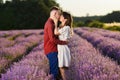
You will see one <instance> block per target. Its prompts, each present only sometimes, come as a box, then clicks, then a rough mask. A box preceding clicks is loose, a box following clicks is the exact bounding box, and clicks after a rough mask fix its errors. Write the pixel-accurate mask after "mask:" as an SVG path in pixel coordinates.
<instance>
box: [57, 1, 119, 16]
mask: <svg viewBox="0 0 120 80" xmlns="http://www.w3.org/2000/svg"><path fill="white" fill-rule="evenodd" d="M56 1H57V3H59V5H60V7H62V9H63V10H64V11H68V12H70V13H71V14H72V15H73V16H77V17H82V16H95V15H97V16H99V15H106V14H108V13H111V12H113V11H120V0H56Z"/></svg>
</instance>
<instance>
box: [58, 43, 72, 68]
mask: <svg viewBox="0 0 120 80" xmlns="http://www.w3.org/2000/svg"><path fill="white" fill-rule="evenodd" d="M57 47H58V66H59V67H69V66H70V63H71V55H70V50H69V48H68V46H67V45H58V46H57Z"/></svg>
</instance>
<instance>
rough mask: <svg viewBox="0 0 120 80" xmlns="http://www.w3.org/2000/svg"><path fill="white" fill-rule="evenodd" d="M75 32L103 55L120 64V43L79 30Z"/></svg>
mask: <svg viewBox="0 0 120 80" xmlns="http://www.w3.org/2000/svg"><path fill="white" fill-rule="evenodd" d="M75 32H76V33H77V34H79V36H81V37H83V38H85V39H87V40H88V41H89V42H90V43H92V44H93V46H95V47H96V48H97V49H99V50H100V51H101V52H102V54H103V55H107V56H109V57H111V58H113V59H114V60H117V62H118V63H120V41H118V40H116V39H112V38H108V37H104V36H101V35H99V34H95V33H91V32H89V31H84V30H81V29H77V30H75Z"/></svg>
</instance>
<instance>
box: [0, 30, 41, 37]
mask: <svg viewBox="0 0 120 80" xmlns="http://www.w3.org/2000/svg"><path fill="white" fill-rule="evenodd" d="M31 34H43V30H42V29H41V30H9V31H0V38H6V37H17V36H20V35H24V36H29V35H31Z"/></svg>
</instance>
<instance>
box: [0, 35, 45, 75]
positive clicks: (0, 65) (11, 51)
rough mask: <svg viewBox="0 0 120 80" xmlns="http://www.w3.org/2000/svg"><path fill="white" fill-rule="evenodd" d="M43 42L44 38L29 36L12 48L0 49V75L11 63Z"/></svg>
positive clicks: (19, 40)
mask: <svg viewBox="0 0 120 80" xmlns="http://www.w3.org/2000/svg"><path fill="white" fill-rule="evenodd" d="M42 40H43V36H40V35H38V36H35V35H32V36H29V37H27V38H25V39H20V38H19V39H18V41H17V43H16V44H15V45H13V46H11V47H2V48H0V59H1V60H0V73H2V72H3V70H4V69H5V68H6V67H8V65H10V63H11V62H13V61H14V60H16V59H17V58H19V57H21V56H23V55H25V54H26V52H28V51H29V50H30V49H31V48H33V47H34V46H35V45H37V44H38V43H40V42H41V41H42Z"/></svg>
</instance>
